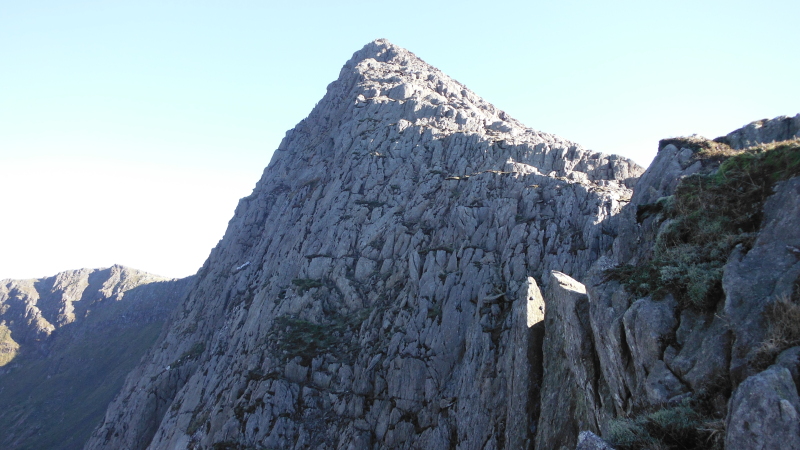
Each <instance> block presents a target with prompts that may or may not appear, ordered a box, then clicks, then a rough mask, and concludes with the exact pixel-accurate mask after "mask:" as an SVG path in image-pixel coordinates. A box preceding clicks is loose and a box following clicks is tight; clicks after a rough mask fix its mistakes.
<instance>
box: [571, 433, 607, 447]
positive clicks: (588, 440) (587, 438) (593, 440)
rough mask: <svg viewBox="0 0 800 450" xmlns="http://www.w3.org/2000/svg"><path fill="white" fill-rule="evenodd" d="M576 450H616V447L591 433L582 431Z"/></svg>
mask: <svg viewBox="0 0 800 450" xmlns="http://www.w3.org/2000/svg"><path fill="white" fill-rule="evenodd" d="M575 450H614V447H612V446H611V444H609V443H608V442H606V441H604V440H603V439H602V438H601V437H600V436H598V435H596V434H594V433H592V432H591V431H581V433H580V434H579V435H578V445H577V446H575Z"/></svg>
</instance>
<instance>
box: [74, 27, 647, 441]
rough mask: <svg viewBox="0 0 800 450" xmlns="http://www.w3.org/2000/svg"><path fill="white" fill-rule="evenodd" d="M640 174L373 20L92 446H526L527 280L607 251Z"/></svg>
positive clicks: (532, 382) (537, 330) (529, 369)
mask: <svg viewBox="0 0 800 450" xmlns="http://www.w3.org/2000/svg"><path fill="white" fill-rule="evenodd" d="M640 174H641V169H640V168H639V167H638V166H636V165H635V164H633V163H632V162H631V161H629V160H627V159H625V158H620V157H616V156H607V155H603V154H599V153H595V152H591V151H587V150H585V149H583V148H582V147H580V146H579V145H577V144H575V143H572V142H569V141H566V140H564V139H561V138H559V137H556V136H553V135H549V134H546V133H541V132H537V131H534V130H531V129H528V128H525V127H524V126H522V125H521V124H520V123H519V122H517V121H515V120H514V119H512V118H510V117H508V115H507V114H505V113H504V112H503V111H500V110H498V109H497V108H495V107H493V106H492V105H490V104H488V103H487V102H485V101H483V100H482V99H480V98H479V97H478V96H477V95H475V94H474V93H472V92H471V91H469V90H468V89H467V88H466V87H464V86H463V85H461V84H459V83H458V82H456V81H454V80H452V79H450V78H449V77H447V76H446V75H444V74H443V73H441V72H440V71H438V70H437V69H435V68H433V67H431V66H429V65H428V64H426V63H425V62H423V61H422V60H420V59H419V58H417V57H416V56H415V55H413V54H412V53H410V52H408V51H406V50H404V49H402V48H399V47H397V46H394V45H392V44H391V43H389V42H387V41H385V40H378V41H375V42H372V43H370V44H368V45H367V46H365V47H364V48H363V49H362V50H360V51H359V52H357V53H355V54H354V56H353V58H352V59H351V60H350V61H348V62H347V63H346V64H345V66H344V68H343V69H342V71H341V74H340V76H339V79H338V80H337V81H335V82H333V83H332V84H331V85H330V86H329V87H328V92H327V94H326V95H325V97H324V98H323V99H322V100H321V101H320V102H319V103H318V105H317V106H316V107H315V108H314V110H313V111H312V112H311V114H310V115H309V116H308V118H307V119H305V120H303V121H302V122H300V123H299V124H298V125H297V126H296V127H295V128H294V129H293V130H291V131H289V132H288V133H287V135H286V138H285V139H284V140H283V142H282V143H281V145H280V147H279V148H278V150H277V151H276V152H275V155H274V156H273V159H272V161H271V162H270V164H269V166H268V167H267V168H266V170H265V171H264V175H263V177H262V179H261V180H260V181H259V182H258V184H257V185H256V188H255V189H254V191H253V193H252V195H250V196H249V197H246V198H244V199H242V200H241V201H240V204H239V206H238V208H237V210H236V213H235V215H234V217H233V219H232V220H231V222H230V224H229V227H228V230H227V232H226V234H225V236H224V238H223V240H222V241H221V242H220V244H219V245H218V246H217V247H216V248H215V249H214V250H213V251H212V252H211V255H210V256H209V258H208V260H207V261H206V263H205V265H204V266H203V267H202V269H201V270H200V271H199V272H198V274H197V280H196V283H195V284H194V285H193V287H192V289H191V291H190V293H189V294H188V296H187V299H186V301H185V302H184V303H183V305H182V306H181V307H179V308H178V309H177V310H176V313H175V317H174V322H173V325H172V326H171V328H170V330H169V332H168V333H167V334H165V335H163V336H162V337H161V338H160V339H159V341H158V343H157V344H156V345H155V346H154V347H153V349H152V350H151V352H150V354H148V356H147V357H146V358H145V359H144V360H143V363H142V364H141V365H140V366H138V367H137V368H136V369H135V370H134V371H133V372H132V373H131V375H130V376H129V377H128V381H127V382H126V385H125V387H124V388H123V390H122V392H121V394H120V395H119V396H118V397H117V399H116V400H115V401H114V402H113V403H112V404H111V405H110V407H109V409H108V411H107V413H106V418H105V421H104V423H103V424H102V426H101V427H100V428H99V429H98V430H97V431H96V432H95V433H94V434H93V436H92V439H91V440H90V441H89V443H88V444H87V446H86V448H89V449H93V448H129V449H139V448H145V447H148V446H149V447H150V448H210V447H212V446H213V445H215V444H216V445H217V446H225V445H227V446H231V447H236V446H239V447H241V448H246V447H248V446H251V447H255V448H260V447H266V448H296V449H301V448H459V449H478V448H480V449H491V448H523V447H525V446H527V445H529V442H530V441H531V439H532V437H533V432H534V430H532V429H531V427H530V426H529V424H530V423H535V419H536V416H537V414H538V412H537V410H536V404H537V402H536V401H535V399H536V398H538V385H537V380H536V373H540V370H539V369H537V365H538V366H541V354H536V352H535V351H533V352H529V351H528V349H529V348H533V349H535V348H537V347H538V348H541V344H536V342H537V341H540V340H541V337H542V323H541V320H542V312H543V311H542V307H543V303H542V299H541V296H540V295H539V291H538V289H537V285H541V286H545V287H546V286H547V285H548V283H549V280H548V277H547V276H545V274H547V273H549V271H551V270H558V271H560V272H564V273H565V274H568V275H571V276H573V277H576V278H580V277H582V276H583V275H584V274H585V273H586V272H587V270H588V269H589V267H590V265H591V263H592V262H593V261H595V260H597V259H598V258H599V257H600V256H602V255H604V254H605V253H606V252H607V251H608V249H609V248H610V246H611V243H612V242H613V239H614V235H615V230H614V229H612V228H609V227H607V226H606V225H605V223H606V219H608V218H609V217H611V216H612V215H614V214H615V213H616V212H617V211H619V209H620V207H621V206H622V205H624V204H625V203H626V202H627V201H629V198H630V195H631V191H630V189H629V186H631V185H632V183H633V182H634V181H635V179H636V178H637V177H638V176H639V175H640ZM239 447H236V448H239Z"/></svg>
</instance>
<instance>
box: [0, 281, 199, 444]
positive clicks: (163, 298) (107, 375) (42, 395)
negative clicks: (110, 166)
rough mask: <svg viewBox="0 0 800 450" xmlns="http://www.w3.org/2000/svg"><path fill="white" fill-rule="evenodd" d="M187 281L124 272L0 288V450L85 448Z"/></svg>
mask: <svg viewBox="0 0 800 450" xmlns="http://www.w3.org/2000/svg"><path fill="white" fill-rule="evenodd" d="M190 282H191V277H189V278H185V279H182V280H175V279H167V278H163V277H159V276H156V275H152V274H149V273H146V272H141V271H138V270H134V269H129V268H126V267H123V266H112V267H110V268H107V269H80V270H70V271H65V272H61V273H59V274H57V275H55V276H52V277H46V278H40V279H30V280H2V281H0V430H3V432H2V433H0V447H2V448H4V449H41V448H48V449H72V448H81V447H82V446H83V443H84V441H85V440H86V439H87V437H88V435H89V433H90V432H91V431H92V429H93V428H94V427H95V426H97V424H98V422H99V421H100V419H101V417H102V413H103V411H104V410H105V408H106V405H107V403H108V402H110V401H111V399H112V398H113V396H114V395H115V394H116V392H117V391H118V390H119V388H120V386H121V385H122V382H123V380H124V377H125V375H127V373H128V372H129V371H130V369H131V368H132V367H133V365H134V364H136V363H137V362H138V360H139V359H140V358H141V356H142V355H143V354H144V352H145V351H146V350H147V349H148V348H149V347H150V345H151V344H152V343H153V341H154V340H155V339H156V337H157V336H158V333H159V332H160V330H161V327H162V325H163V324H164V321H165V319H166V317H168V316H169V314H170V313H171V312H172V310H173V309H174V307H175V306H176V305H177V304H178V301H179V300H180V297H181V296H182V295H183V293H184V291H185V290H186V288H187V287H188V285H189V284H190Z"/></svg>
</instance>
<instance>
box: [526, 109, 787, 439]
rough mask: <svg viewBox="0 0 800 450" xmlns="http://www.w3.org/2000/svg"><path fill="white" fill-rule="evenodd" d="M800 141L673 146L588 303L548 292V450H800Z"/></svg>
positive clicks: (598, 268)
mask: <svg viewBox="0 0 800 450" xmlns="http://www.w3.org/2000/svg"><path fill="white" fill-rule="evenodd" d="M799 125H800V115H798V116H796V117H794V118H789V117H780V118H777V119H773V120H769V121H758V122H754V123H752V124H750V125H748V126H746V127H744V128H742V129H739V130H736V131H734V132H732V133H731V134H729V135H727V136H724V137H721V138H718V139H715V140H714V141H709V140H706V139H703V138H699V137H692V138H680V139H668V140H664V141H662V142H661V145H660V149H659V153H658V155H657V156H656V159H655V160H654V161H653V164H652V165H651V166H650V168H648V170H647V171H646V172H645V173H644V174H643V175H642V177H641V178H640V179H639V181H638V183H637V185H636V187H635V189H634V194H633V197H632V200H631V203H630V204H629V205H628V206H626V207H625V208H623V210H622V212H621V213H620V214H618V215H616V216H614V217H613V218H611V219H610V221H609V222H610V223H609V226H610V227H611V228H613V229H617V230H619V235H618V237H617V239H616V240H615V243H614V246H613V251H612V252H611V253H610V254H609V255H608V256H606V257H602V258H601V259H600V260H598V261H597V263H596V264H595V266H594V267H593V268H592V270H590V271H589V273H587V274H586V278H585V279H583V280H582V281H584V282H585V284H586V286H585V291H586V294H580V292H581V291H583V290H584V286H583V285H581V284H580V283H578V282H577V281H575V280H571V279H569V278H565V277H563V276H561V277H560V278H558V279H557V280H556V279H554V282H552V283H550V285H549V287H548V290H547V291H546V295H545V296H544V298H545V303H546V311H547V314H546V319H545V324H546V332H545V342H546V343H547V342H549V346H546V347H545V353H544V359H545V361H544V374H543V377H544V382H543V386H542V392H543V395H542V396H541V406H540V407H541V417H542V419H541V420H540V421H539V432H538V434H537V436H536V448H537V449H539V448H574V446H575V443H576V441H577V438H578V432H579V431H591V432H593V433H597V434H602V436H603V437H604V438H606V439H608V440H609V441H611V442H612V443H613V444H614V445H615V446H617V447H618V448H723V446H724V447H725V448H731V449H736V448H742V449H752V448H800V420H798V417H799V416H798V411H800V409H798V406H800V403H798V401H799V400H800V399H799V398H798V395H797V394H798V389H797V387H798V386H800V385H798V384H797V381H798V376H797V374H798V373H800V367H799V366H798V364H800V361H798V355H800V347H796V346H797V345H800V321H798V320H797V319H798V318H800V314H798V313H800V250H798V248H800V177H798V175H800V140H798V139H799V138H800V126H799ZM771 142H775V143H773V144H769V145H764V144H768V143H771ZM759 144H761V145H759ZM753 146H755V147H753ZM552 276H554V277H555V276H556V275H552ZM574 292H578V293H577V294H576V293H574ZM562 329H567V330H571V332H564V331H560V330H562ZM565 380H566V383H565ZM554 393H561V394H560V395H561V396H560V397H556V396H555V394H554ZM565 409H568V410H569V411H567V412H564V410H565ZM547 417H560V418H561V419H560V422H558V423H556V424H552V423H551V422H549V421H548V420H545V418H547ZM565 430H566V431H565ZM586 442H587V443H586V444H585V446H583V447H579V448H599V447H592V446H591V445H593V444H589V442H590V440H586Z"/></svg>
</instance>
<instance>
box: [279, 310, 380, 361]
mask: <svg viewBox="0 0 800 450" xmlns="http://www.w3.org/2000/svg"><path fill="white" fill-rule="evenodd" d="M368 313H369V311H368V310H365V311H363V312H362V313H361V314H354V315H352V316H347V317H346V316H343V315H339V314H336V315H332V316H331V317H329V318H328V320H327V321H326V322H324V323H319V324H318V323H314V322H310V321H307V320H303V319H298V318H295V317H291V316H281V317H278V318H277V319H276V321H275V328H274V330H275V331H274V332H273V338H274V339H275V340H276V341H277V343H278V349H279V350H280V351H281V353H282V354H283V356H284V357H286V359H293V358H295V357H298V356H299V357H300V358H301V359H302V363H303V364H309V363H310V362H311V360H312V359H314V357H316V356H318V355H321V354H325V353H333V354H336V355H338V356H339V357H346V356H347V355H348V354H349V353H351V352H352V351H353V350H354V347H355V344H354V342H356V341H357V340H356V339H354V338H353V334H354V333H355V331H356V327H358V326H360V325H361V322H363V320H364V319H365V318H366V315H367V314H368Z"/></svg>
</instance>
